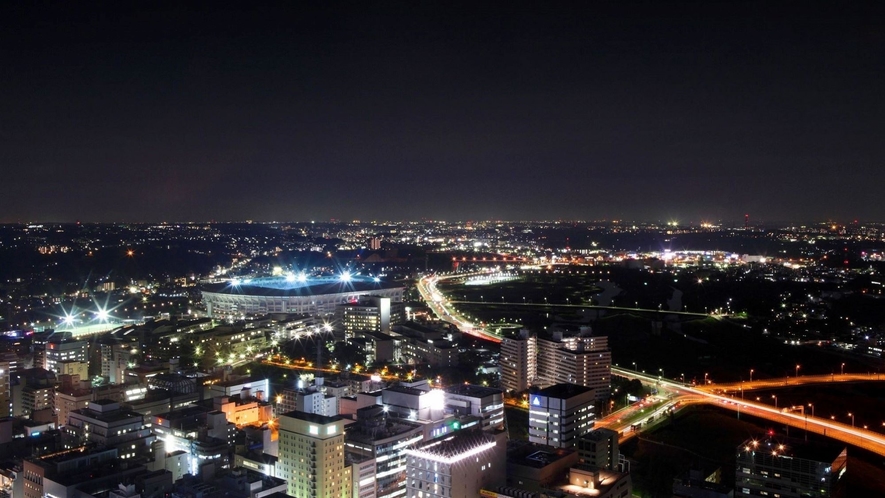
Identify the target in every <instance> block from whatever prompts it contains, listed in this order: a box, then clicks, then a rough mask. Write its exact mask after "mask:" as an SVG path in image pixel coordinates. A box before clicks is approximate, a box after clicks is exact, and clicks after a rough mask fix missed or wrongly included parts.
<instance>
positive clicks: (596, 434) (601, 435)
mask: <svg viewBox="0 0 885 498" xmlns="http://www.w3.org/2000/svg"><path fill="white" fill-rule="evenodd" d="M612 437H618V432H617V431H613V430H611V429H606V428H605V427H598V428H596V429H593V430H592V431H590V432H588V433H587V434H584V435H583V436H581V439H586V440H588V441H596V442H599V441H605V440H606V439H611V438H612Z"/></svg>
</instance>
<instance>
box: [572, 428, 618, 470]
mask: <svg viewBox="0 0 885 498" xmlns="http://www.w3.org/2000/svg"><path fill="white" fill-rule="evenodd" d="M620 459H621V454H620V452H619V451H618V432H617V431H613V430H611V429H605V428H599V429H594V430H592V431H590V432H589V433H587V434H585V435H583V436H581V437H580V438H578V460H579V461H580V462H581V463H582V464H584V465H590V466H591V467H596V468H598V469H606V470H619V466H618V464H619V463H620Z"/></svg>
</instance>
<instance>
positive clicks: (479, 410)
mask: <svg viewBox="0 0 885 498" xmlns="http://www.w3.org/2000/svg"><path fill="white" fill-rule="evenodd" d="M446 409H447V410H450V411H452V412H453V413H454V414H455V415H457V416H464V415H472V416H474V417H479V418H480V419H482V429H483V430H502V429H503V428H504V394H503V393H502V392H501V390H500V389H495V388H492V387H483V386H474V385H472V384H453V385H451V386H448V387H446Z"/></svg>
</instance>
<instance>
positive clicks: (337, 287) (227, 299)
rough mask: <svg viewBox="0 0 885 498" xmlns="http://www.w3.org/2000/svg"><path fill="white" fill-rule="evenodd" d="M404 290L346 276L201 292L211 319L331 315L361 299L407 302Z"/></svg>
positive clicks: (209, 287) (234, 284)
mask: <svg viewBox="0 0 885 498" xmlns="http://www.w3.org/2000/svg"><path fill="white" fill-rule="evenodd" d="M404 290H405V289H404V288H403V287H402V286H401V285H394V284H391V283H387V282H384V281H383V280H381V279H379V278H377V277H375V278H373V277H363V276H360V275H350V274H349V273H343V274H341V275H339V276H334V277H308V276H306V275H304V274H301V275H298V276H297V277H296V276H294V275H292V274H289V275H287V276H284V277H265V278H254V279H243V280H239V279H233V280H230V281H227V282H222V283H216V284H206V285H204V286H203V287H202V288H201V292H202V293H203V303H204V304H205V305H206V310H207V311H208V312H209V316H213V317H218V316H220V317H224V316H242V315H248V314H255V315H263V314H266V313H307V314H309V315H329V314H332V313H334V312H335V307H336V306H338V305H339V304H345V303H349V302H354V301H356V300H358V299H359V296H368V295H372V296H381V297H389V298H390V300H391V301H392V302H401V301H402V300H403V292H404Z"/></svg>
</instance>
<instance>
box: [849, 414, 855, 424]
mask: <svg viewBox="0 0 885 498" xmlns="http://www.w3.org/2000/svg"><path fill="white" fill-rule="evenodd" d="M848 416H849V417H851V427H854V414H853V413H851V412H849V413H848Z"/></svg>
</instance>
